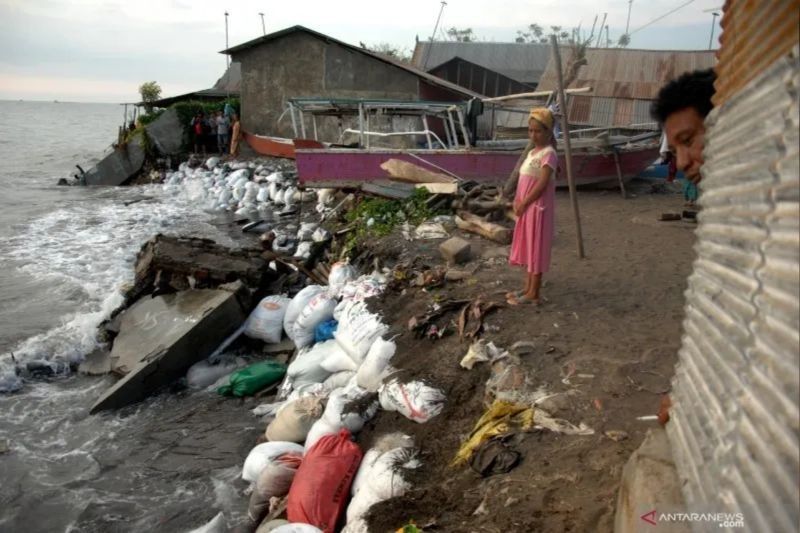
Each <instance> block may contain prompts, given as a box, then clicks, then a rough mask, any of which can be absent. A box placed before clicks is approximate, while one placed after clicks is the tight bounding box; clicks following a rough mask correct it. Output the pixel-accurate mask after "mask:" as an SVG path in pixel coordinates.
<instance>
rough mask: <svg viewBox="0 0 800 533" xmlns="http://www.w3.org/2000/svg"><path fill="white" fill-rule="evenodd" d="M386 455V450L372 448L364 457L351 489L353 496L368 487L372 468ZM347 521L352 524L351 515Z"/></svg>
mask: <svg viewBox="0 0 800 533" xmlns="http://www.w3.org/2000/svg"><path fill="white" fill-rule="evenodd" d="M384 453H386V451H385V450H380V449H378V448H370V449H369V450H367V452H366V453H365V454H364V457H363V458H362V459H361V464H360V465H359V466H358V472H356V476H355V477H354V478H353V484H352V485H351V487H350V494H351V495H353V496H355V495H356V494H358V492H359V491H360V490H361V489H363V488H365V487H366V484H367V478H369V472H370V470H371V469H372V466H373V465H374V464H375V461H377V460H378V459H379V458H380V456H381V455H383V454H384ZM348 513H349V511H348ZM347 521H348V522H350V516H349V515H348V517H347Z"/></svg>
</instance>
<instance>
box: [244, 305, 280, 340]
mask: <svg viewBox="0 0 800 533" xmlns="http://www.w3.org/2000/svg"><path fill="white" fill-rule="evenodd" d="M290 303H291V300H290V299H289V298H286V297H285V296H277V295H276V296H267V297H266V298H264V299H263V300H261V301H260V302H259V303H258V305H257V306H256V308H255V309H253V312H252V313H250V316H249V317H248V318H247V323H246V325H245V329H244V334H245V335H247V336H248V337H250V338H251V339H261V340H262V341H264V342H268V343H278V342H281V337H283V319H284V317H285V316H286V310H287V309H288V308H289V304H290Z"/></svg>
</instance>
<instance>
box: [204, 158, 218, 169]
mask: <svg viewBox="0 0 800 533" xmlns="http://www.w3.org/2000/svg"><path fill="white" fill-rule="evenodd" d="M217 165H219V157H209V158H208V159H206V168H207V169H209V170H214V168H215V167H216V166H217Z"/></svg>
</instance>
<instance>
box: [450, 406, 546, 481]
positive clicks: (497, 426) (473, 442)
mask: <svg viewBox="0 0 800 533" xmlns="http://www.w3.org/2000/svg"><path fill="white" fill-rule="evenodd" d="M533 424H534V408H533V407H529V406H526V405H522V404H519V403H513V402H508V401H504V400H495V401H494V402H493V403H492V405H491V406H489V408H488V409H487V410H486V411H485V412H484V413H483V415H481V417H480V418H479V419H478V422H477V423H476V424H475V427H474V428H473V429H472V432H471V433H470V434H469V436H468V437H467V439H466V440H465V441H464V444H462V445H461V448H459V450H458V453H456V456H455V458H454V459H453V461H452V463H450V465H451V466H461V465H464V464H466V463H468V462H469V461H470V459H471V458H472V454H473V452H474V451H475V449H476V448H478V447H479V446H480V445H481V444H482V443H483V442H485V441H487V440H489V439H490V438H492V437H496V436H498V435H504V434H507V433H511V432H513V431H530V430H531V429H532V428H533Z"/></svg>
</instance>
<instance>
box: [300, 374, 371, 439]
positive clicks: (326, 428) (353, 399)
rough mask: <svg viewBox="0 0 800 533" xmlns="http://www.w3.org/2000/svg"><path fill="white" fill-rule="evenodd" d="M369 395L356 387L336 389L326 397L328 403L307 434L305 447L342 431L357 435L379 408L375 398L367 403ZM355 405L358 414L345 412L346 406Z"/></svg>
mask: <svg viewBox="0 0 800 533" xmlns="http://www.w3.org/2000/svg"><path fill="white" fill-rule="evenodd" d="M369 395H370V393H368V392H367V391H365V390H364V389H362V388H360V387H358V386H357V385H355V386H353V385H349V384H348V386H347V387H344V388H341V389H336V390H334V391H333V392H331V393H330V396H328V403H327V404H326V405H325V412H324V413H323V414H322V418H320V419H319V420H317V421H316V422H315V423H314V425H313V426H311V429H310V430H309V432H308V436H307V437H306V442H305V447H306V449H310V448H311V447H313V446H314V445H315V444H316V443H317V441H318V440H319V439H320V438H321V437H323V436H325V435H335V434H336V433H338V432H339V431H340V430H342V429H346V430H348V431H349V432H350V433H358V432H359V431H361V429H362V428H363V427H364V424H366V423H367V421H369V420H370V419H372V417H373V416H375V413H377V411H378V408H379V405H380V404H379V402H378V400H377V398H374V396H375V395H374V394H373V395H372V396H373V401H369V398H367V396H369ZM352 404H356V405H359V407H360V412H354V411H349V410H348V411H346V409H347V408H348V406H350V405H352Z"/></svg>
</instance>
